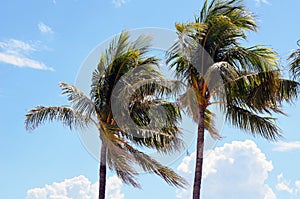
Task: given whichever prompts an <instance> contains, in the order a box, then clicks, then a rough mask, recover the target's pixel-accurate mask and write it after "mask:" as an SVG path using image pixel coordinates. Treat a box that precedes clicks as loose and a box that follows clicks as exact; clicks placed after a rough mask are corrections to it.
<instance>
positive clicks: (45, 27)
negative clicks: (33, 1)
mask: <svg viewBox="0 0 300 199" xmlns="http://www.w3.org/2000/svg"><path fill="white" fill-rule="evenodd" d="M54 4H56V1H55V3H54ZM38 28H39V30H40V31H41V32H42V33H48V34H53V33H54V31H53V30H52V28H51V27H50V26H48V25H46V24H44V23H43V22H40V23H39V24H38Z"/></svg>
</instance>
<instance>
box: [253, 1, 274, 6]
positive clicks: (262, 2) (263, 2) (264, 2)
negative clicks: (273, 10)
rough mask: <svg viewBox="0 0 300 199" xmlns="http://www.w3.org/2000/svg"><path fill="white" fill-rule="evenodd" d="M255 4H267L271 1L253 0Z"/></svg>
mask: <svg viewBox="0 0 300 199" xmlns="http://www.w3.org/2000/svg"><path fill="white" fill-rule="evenodd" d="M254 1H255V4H256V6H260V5H261V4H267V5H271V3H270V2H269V1H268V0H254Z"/></svg>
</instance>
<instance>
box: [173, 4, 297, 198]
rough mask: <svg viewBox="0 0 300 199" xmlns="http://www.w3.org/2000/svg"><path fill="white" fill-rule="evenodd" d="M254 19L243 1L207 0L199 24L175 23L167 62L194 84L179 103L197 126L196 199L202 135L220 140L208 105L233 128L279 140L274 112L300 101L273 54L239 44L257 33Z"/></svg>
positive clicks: (183, 77)
mask: <svg viewBox="0 0 300 199" xmlns="http://www.w3.org/2000/svg"><path fill="white" fill-rule="evenodd" d="M254 20H255V19H254V16H253V14H252V13H251V12H249V11H248V10H247V9H246V8H245V6H244V5H243V3H242V0H230V1H225V0H212V1H211V2H209V1H208V0H205V2H204V5H203V8H202V10H201V12H200V15H199V16H196V17H195V21H193V22H188V23H181V24H176V29H177V34H178V37H179V39H178V41H177V42H176V43H175V44H174V45H173V46H172V47H171V49H170V50H169V52H168V54H167V56H168V59H167V63H168V64H169V66H170V67H171V68H174V69H175V73H176V76H177V77H178V78H179V79H181V80H182V81H184V82H186V83H188V85H190V89H188V90H187V92H186V93H185V94H184V95H182V96H181V102H182V106H183V107H185V108H186V110H187V112H188V113H190V114H191V115H192V116H193V119H194V121H195V122H196V123H197V124H198V134H197V154H196V166H195V174H194V185H193V199H199V198H200V188H201V179H202V165H203V152H204V151H203V146H204V132H205V130H207V131H208V132H209V133H210V134H211V135H212V136H214V137H216V138H220V135H219V134H218V132H217V130H216V129H215V128H214V113H212V112H211V110H209V109H208V108H209V107H210V105H212V104H219V106H220V108H221V110H222V111H223V112H224V114H225V120H226V121H227V122H228V123H230V124H231V125H233V126H235V127H237V128H240V129H241V130H243V131H247V132H250V133H251V134H252V135H253V136H257V135H259V136H262V137H264V138H266V139H268V140H276V139H277V138H278V137H280V136H281V133H280V130H279V128H278V127H277V126H276V125H275V123H274V121H275V118H273V117H271V116H272V113H281V114H284V113H283V112H282V111H281V110H280V107H281V105H282V103H283V102H284V101H286V102H291V100H292V99H293V97H296V96H297V84H296V83H295V82H294V81H291V80H285V79H283V78H282V76H281V72H280V68H279V67H278V62H277V61H276V60H277V58H276V53H275V52H274V51H273V50H272V49H270V48H266V47H264V46H263V45H256V46H252V47H244V46H242V45H241V44H240V41H241V40H245V39H246V38H247V36H246V31H256V30H257V25H256V24H255V21H254ZM193 95H194V96H195V98H192V96H193Z"/></svg>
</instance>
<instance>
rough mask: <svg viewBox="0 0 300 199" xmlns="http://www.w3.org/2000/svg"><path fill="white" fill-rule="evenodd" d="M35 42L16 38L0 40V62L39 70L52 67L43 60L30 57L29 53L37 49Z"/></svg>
mask: <svg viewBox="0 0 300 199" xmlns="http://www.w3.org/2000/svg"><path fill="white" fill-rule="evenodd" d="M39 48H40V47H39V45H38V44H37V43H35V44H34V43H32V42H30V43H28V42H24V41H20V40H16V39H9V40H7V41H0V62H3V63H6V64H10V65H14V66H17V67H28V68H33V69H39V70H51V71H53V70H54V69H53V68H51V67H48V66H47V65H46V64H44V63H43V62H40V61H37V60H35V59H32V58H30V55H31V54H32V53H34V52H36V51H38V50H39Z"/></svg>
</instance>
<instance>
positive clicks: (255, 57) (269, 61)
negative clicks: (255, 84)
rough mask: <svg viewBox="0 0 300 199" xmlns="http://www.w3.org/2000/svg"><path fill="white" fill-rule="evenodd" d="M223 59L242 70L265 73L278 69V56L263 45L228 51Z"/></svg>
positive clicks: (237, 47)
mask: <svg viewBox="0 0 300 199" xmlns="http://www.w3.org/2000/svg"><path fill="white" fill-rule="evenodd" d="M221 59H222V60H223V61H227V62H228V63H229V64H231V65H232V66H235V67H236V68H239V69H241V70H249V71H253V72H264V71H266V70H275V69H278V63H277V54H276V53H275V52H274V51H273V50H272V49H271V48H266V47H264V46H263V45H256V46H253V47H249V48H246V47H242V46H235V47H232V48H230V49H228V50H226V51H225V52H224V55H223V56H222V57H221Z"/></svg>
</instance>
